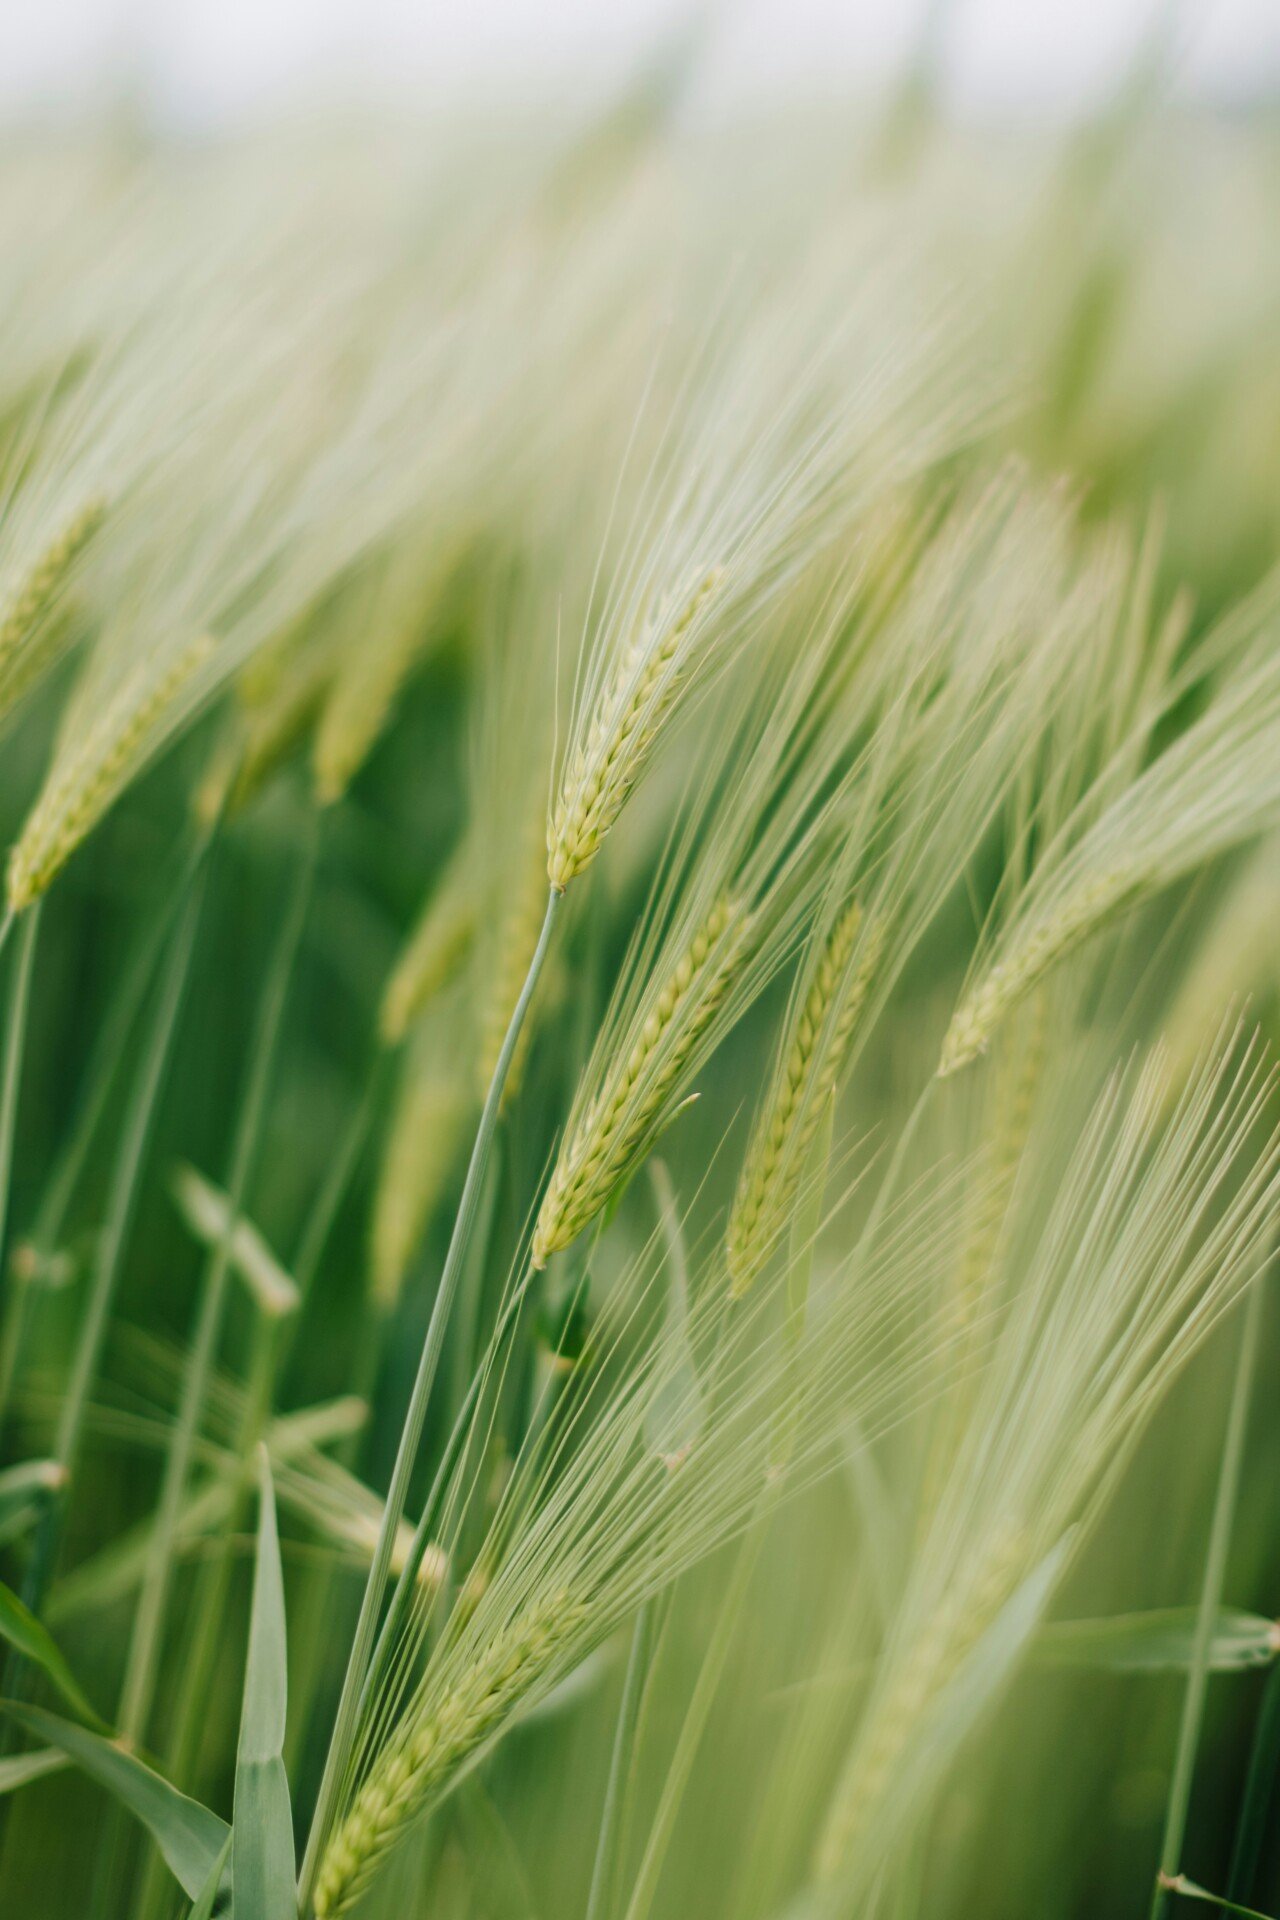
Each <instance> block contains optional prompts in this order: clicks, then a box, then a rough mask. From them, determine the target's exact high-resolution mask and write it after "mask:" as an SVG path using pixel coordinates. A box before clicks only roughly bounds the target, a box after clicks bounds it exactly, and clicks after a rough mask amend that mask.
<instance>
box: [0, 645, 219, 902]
mask: <svg viewBox="0 0 1280 1920" xmlns="http://www.w3.org/2000/svg"><path fill="white" fill-rule="evenodd" d="M216 644H217V643H216V642H215V641H214V640H213V639H212V637H211V636H210V635H208V634H202V635H200V636H199V637H198V638H197V639H194V640H192V641H190V642H189V643H188V644H187V645H186V646H185V647H183V648H181V649H180V650H179V651H178V652H177V653H176V654H175V655H174V657H173V659H172V660H171V661H170V662H169V663H168V664H167V665H166V666H164V667H163V668H162V669H161V671H160V672H159V673H158V674H154V675H152V676H151V677H149V678H148V676H147V674H146V672H145V670H144V671H143V672H140V673H136V674H131V675H130V676H129V677H128V678H127V679H126V680H125V682H124V684H123V685H122V686H121V688H120V690H119V692H118V693H117V695H116V697H115V698H114V699H113V700H109V701H108V702H107V704H106V705H105V707H103V708H102V709H101V711H100V712H99V714H98V716H97V718H96V719H95V720H94V721H93V722H92V723H91V724H90V725H89V727H88V729H87V731H86V733H85V736H84V738H83V739H82V740H79V741H77V742H76V743H75V744H74V745H73V746H71V747H70V748H68V749H65V750H64V751H63V752H62V753H60V754H59V756H58V758H57V760H55V762H54V766H53V768H52V770H51V772H50V775H49V778H48V779H47V780H46V782H45V785H44V788H43V791H42V792H41V794H40V796H39V798H38V799H37V801H36V803H35V806H34V807H33V808H32V810H31V812H30V814H29V815H28V816H27V820H26V823H25V824H24V826H23V829H22V833H21V835H20V836H19V839H18V841H17V842H16V844H15V846H14V848H13V851H12V852H11V854H10V856H9V904H10V906H11V907H12V908H13V910H14V911H15V912H21V910H22V909H23V908H24V907H28V906H30V904H31V902H32V901H33V900H35V899H37V898H38V896H39V895H40V894H42V893H43V892H44V891H45V889H46V888H47V887H48V886H49V884H50V883H51V881H52V880H53V879H54V877H55V875H56V874H57V873H58V872H59V870H60V869H61V868H62V866H63V865H64V864H65V862H66V861H67V860H68V859H69V858H70V856H71V854H72V853H74V851H75V849H76V848H77V847H78V846H79V845H80V842H81V841H82V840H83V839H84V838H85V836H86V835H87V834H88V833H89V832H90V830H91V829H92V828H93V827H94V826H95V825H96V824H97V822H98V820H99V819H100V818H101V817H102V815H103V814H104V813H105V812H106V810H107V808H108V807H109V806H110V804H111V802H112V801H113V800H114V799H115V797H116V795H117V794H118V793H119V791H120V789H121V788H122V787H123V786H124V785H125V783H126V782H127V780H128V779H129V778H130V776H131V775H132V774H133V773H134V772H135V771H136V770H137V768H138V766H139V764H140V763H141V762H142V760H143V759H144V758H145V757H146V754H147V751H148V748H149V747H150V745H151V744H152V737H153V735H154V733H155V731H156V727H157V723H158V722H160V721H161V720H162V719H163V718H164V716H165V715H166V713H167V712H168V710H169V709H170V708H171V707H172V705H173V704H174V702H175V701H176V699H177V698H178V696H179V694H180V693H181V692H182V691H183V689H184V688H185V687H186V686H187V685H188V684H189V683H190V681H191V680H192V679H194V677H195V676H196V674H198V673H199V671H200V669H201V668H202V667H203V666H205V665H206V664H207V663H208V661H209V660H210V659H211V658H212V656H213V653H214V651H215V648H216Z"/></svg>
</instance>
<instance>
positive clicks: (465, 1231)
mask: <svg viewBox="0 0 1280 1920" xmlns="http://www.w3.org/2000/svg"><path fill="white" fill-rule="evenodd" d="M560 900H561V895H560V894H559V893H557V892H556V890H555V889H554V888H552V889H551V892H550V893H549V895H548V897H547V911H546V915H545V917H544V919H543V922H542V931H541V933H540V934H539V936H538V945H537V949H536V951H535V953H534V956H533V959H532V960H531V961H530V963H529V971H528V973H527V974H526V976H525V982H524V985H523V987H522V988H521V989H520V998H519V999H518V1000H517V1001H516V1004H515V1009H514V1011H513V1012H512V1015H511V1020H510V1024H509V1025H508V1027H507V1032H506V1037H505V1038H504V1040H503V1042H502V1050H501V1052H500V1053H499V1055H498V1063H497V1065H496V1067H495V1068H494V1071H493V1078H492V1080H491V1081H490V1083H489V1091H488V1093H487V1094H486V1095H485V1102H484V1109H483V1111H482V1113H481V1115H480V1124H479V1126H478V1128H477V1130H476V1137H475V1144H474V1145H473V1147H472V1149H471V1160H470V1164H469V1165H468V1167H467V1177H466V1180H465V1181H464V1183H463V1188H462V1197H461V1199H460V1201H459V1203H458V1212H457V1216H456V1218H455V1220H454V1223H453V1233H452V1236H451V1238H450V1241H449V1250H448V1253H447V1254H446V1255H445V1262H444V1270H443V1272H442V1273H441V1276H440V1286H439V1290H438V1291H437V1293H436V1298H435V1304H434V1305H433V1307H432V1309H431V1318H430V1321H429V1322H428V1325H427V1335H426V1339H425V1341H424V1342H423V1347H422V1357H421V1359H420V1360H419V1363H418V1373H417V1378H416V1379H415V1381H414V1383H413V1393H412V1395H411V1397H410V1401H409V1409H408V1412H407V1414H406V1416H405V1423H404V1427H403V1429H402V1430H401V1434H400V1445H399V1448H398V1450H397V1453H396V1461H395V1466H394V1467H393V1469H392V1473H391V1485H390V1487H389V1488H388V1490H387V1500H386V1505H385V1506H384V1508H383V1512H382V1526H381V1529H380V1531H379V1534H378V1544H377V1547H376V1548H375V1550H374V1556H373V1565H372V1566H371V1567H370V1569H369V1577H368V1580H367V1581H366V1583H365V1590H364V1598H363V1599H362V1601H361V1603H360V1617H359V1619H358V1621H357V1623H356V1631H355V1635H354V1638H353V1640H352V1643H351V1653H350V1657H349V1659H348V1661H347V1671H346V1676H345V1678H344V1680H343V1683H342V1694H341V1697H340V1699H339V1701H338V1712H337V1718H336V1721H335V1723H334V1730H333V1736H332V1738H331V1740H330V1742H329V1751H328V1754H327V1755H326V1758H325V1767H324V1775H323V1777H322V1779H321V1782H320V1792H319V1796H318V1798H317V1802H316V1809H315V1814H314V1816H313V1818H312V1822H311V1831H310V1834H309V1835H308V1838H307V1850H306V1856H305V1858H304V1860H303V1865H302V1877H301V1882H300V1889H299V1890H300V1896H301V1898H300V1906H301V1908H302V1910H303V1911H304V1912H305V1910H306V1908H307V1907H308V1905H309V1903H310V1899H311V1891H312V1888H313V1887H314V1885H315V1878H316V1872H317V1870H318V1868H319V1864H320V1855H321V1852H322V1850H323V1847H324V1843H325V1841H326V1839H327V1838H328V1830H329V1825H330V1822H331V1821H332V1818H333V1815H334V1811H335V1809H336V1806H337V1801H338V1795H339V1793H340V1792H341V1790H342V1786H343V1782H344V1779H345V1776H346V1769H347V1764H348V1761H349V1759H350V1757H351V1750H352V1746H353V1744H354V1740H355V1733H356V1725H357V1717H358V1714H359V1707H360V1699H361V1694H362V1692H363V1688H364V1681H365V1674H366V1672H367V1670H368V1666H369V1659H370V1655H371V1654H372V1652H373V1646H374V1634H375V1632H376V1629H377V1621H378V1610H379V1608H380V1606H381V1604H382V1595H383V1589H384V1587H385V1585H386V1579H387V1572H388V1570H389V1568H390V1565H391V1553H392V1548H393V1546H394V1544H395V1537H396V1529H397V1527H398V1526H399V1524H400V1519H401V1516H402V1515H403V1513H404V1509H405V1502H406V1500H407V1499H408V1495H409V1480H410V1477H411V1475H412V1473H413V1468H414V1464H415V1461H416V1459H417V1454H418V1445H419V1442H420V1441H421V1438H422V1428H423V1424H424V1422H425V1420H426V1414H427V1403H428V1401H429V1400H430V1398H431V1389H432V1386H433V1385H434V1382H435V1376H436V1370H437V1368H438V1367H439V1364H440V1355H441V1351H442V1349H443V1346H444V1336H445V1329H446V1326H447V1324H448V1320H449V1315H450V1311H451V1309H452V1306H453V1298H454V1295H455V1293H456V1292H457V1288H458V1280H459V1277H460V1275H461V1273H462V1265H463V1256H464V1254H465V1253H466V1248H467V1240H468V1237H469V1234H470V1231H471V1222H472V1218H473V1216H474V1213H475V1210H476V1203H477V1201H478V1199H479V1194H480V1185H481V1181H482V1179H483V1175H484V1170H485V1165H486V1163H487V1161H488V1157H489V1149H490V1146H491V1144H492V1141H493V1134H494V1129H495V1127H496V1126H497V1122H498V1110H499V1107H500V1105H501V1101H502V1094H503V1089H504V1087H505V1086H506V1081H507V1074H508V1072H509V1070H510V1067H511V1056H512V1054H513V1053H514V1051H515V1046H516V1042H517V1040H518V1039H519V1037H520V1029H521V1027H522V1026H523V1025H524V1018H525V1014H526V1013H527V1011H528V1008H529V1002H530V1000H531V999H532V997H533V992H534V988H535V987H536V986H537V983H538V976H539V974H540V973H541V972H542V967H543V963H544V961H545V960H546V957H547V950H548V947H549V945H550V942H551V933H552V929H553V927H554V925H555V919H556V911H557V909H558V907H559V904H560Z"/></svg>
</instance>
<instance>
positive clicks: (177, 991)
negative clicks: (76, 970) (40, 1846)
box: [4, 886, 202, 1698]
mask: <svg viewBox="0 0 1280 1920" xmlns="http://www.w3.org/2000/svg"><path fill="white" fill-rule="evenodd" d="M201 892H202V889H201V888H200V887H198V886H193V887H192V889H191V893H190V897H189V899H188V901H187V905H186V909H185V912H184V914H183V917H182V920H181V921H180V922H179V926H178V930H177V933H176V934H175V936H174V940H173V946H172V949H171V951H170V955H169V963H168V967H167V969H166V972H165V975H164V978H163V980H162V983H161V988H160V997H159V1001H158V1004H157V1008H156V1020H155V1026H154V1028H153V1029H152V1034H151V1040H150V1044H149V1046H148V1048H147V1052H146V1054H145V1056H144V1058H143V1061H142V1065H141V1068H140V1070H139V1073H138V1078H137V1081H136V1083H135V1086H134V1091H133V1097H132V1100H131V1102H130V1105H129V1108H128V1111H127V1113H126V1116H125V1123H124V1131H123V1134H122V1136H121V1141H120V1151H119V1154H118V1156H117V1159H116V1164H115V1169H114V1171H113V1175H112V1181H111V1188H110V1191H109V1194H108V1199H107V1215H106V1220H105V1221H104V1223H103V1228H102V1232H101V1235H100V1236H99V1239H98V1246H97V1252H96V1256H95V1259H94V1265H93V1274H92V1280H91V1283H90V1289H89V1296H88V1299H87V1300H86V1302H85V1309H84V1315H83V1318H82V1320H81V1323H80V1329H79V1333H78V1335H77V1339H76V1348H75V1352H74V1354H73V1356H72V1361H71V1372H70V1374H69V1376H68V1380H67V1387H66V1391H65V1393H64V1394H63V1398H62V1405H61V1409H60V1411H59V1415H58V1424H57V1429H56V1432H55V1436H54V1447H53V1457H54V1459H55V1461H56V1462H57V1464H58V1466H59V1467H60V1468H61V1469H62V1474H61V1483H60V1485H59V1486H58V1487H57V1489H56V1490H55V1492H54V1493H53V1495H52V1496H51V1498H50V1499H49V1501H48V1504H47V1505H46V1507H45V1510H44V1512H43V1513H42V1515H41V1517H40V1523H39V1526H38V1527H37V1529H36V1535H35V1539H34V1542H33V1544H32V1552H31V1558H30V1561H29V1562H28V1565H27V1572H26V1578H25V1580H24V1583H23V1595H22V1597H23V1600H24V1602H25V1604H26V1606H27V1607H28V1608H29V1609H30V1611H31V1612H32V1613H34V1614H37V1615H39V1614H40V1612H41V1611H42V1609H43V1606H44V1597H45V1592H46V1589H47V1588H48V1585H49V1581H50V1579H51V1578H52V1575H53V1570H54V1567H55V1565H56V1563H57V1557H58V1547H59V1544H60V1542H61V1538H62V1527H63V1522H64V1520H65V1516H66V1512H67V1506H68V1502H69V1499H70V1494H71V1487H72V1482H73V1480H74V1476H75V1471H76V1465H77V1461H78V1458H79V1452H80V1442H81V1437H82V1434H83V1431H84V1422H85V1415H86V1412H87V1410H88V1404H89V1395H90V1392H91V1391H92V1387H93V1382H94V1380H95V1379H96V1377H97V1372H98V1363H99V1360H100V1358H101V1353H102V1344H103V1340H104V1338H105V1335H106V1328H107V1321H108V1317H109V1314H110V1310H111V1303H112V1300H113V1299H114V1297H115V1290H116V1283H117V1280H118V1278H119V1274H120V1264H121V1259H122V1256H123V1253H124V1248H125V1246H126V1244H127V1242H128V1238H129V1230H130V1226H131V1223H132V1219H133V1210H134V1205H135V1201H136V1198H137V1192H138V1184H139V1176H140V1172H141V1168H142V1163H143V1159H144V1156H145V1153H146V1147H147V1141H148V1139H149V1137H150V1132H151V1124H152V1120H153V1118H154V1115H155V1110H156V1106H157V1103H158V1099H159V1094H160V1089H161V1087H162V1085H163V1080H164V1070H165V1066H166V1064H167V1061H168V1058H169V1050H170V1046H171V1043H172V1039H173V1033H174V1028H175V1026H176V1024H177V1019H178V1013H179V1009H180V1007H181V1004H182V996H183V992H184V989H185V987H186V982H187V974H188V970H189V965H190V960H191V952H192V947H193V944H194V940H195V932H196V926H197V923H198V920H199V916H200V904H201ZM25 1684H26V1674H25V1669H24V1666H23V1663H22V1661H21V1660H20V1659H19V1657H18V1656H17V1654H16V1652H13V1653H11V1654H10V1656H9V1659H8V1661H7V1662H6V1666H5V1674H4V1692H5V1694H6V1695H7V1696H9V1697H10V1698H21V1697H22V1693H23V1690H24V1687H25Z"/></svg>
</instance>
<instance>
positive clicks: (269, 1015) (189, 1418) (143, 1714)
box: [120, 836, 318, 1741]
mask: <svg viewBox="0 0 1280 1920" xmlns="http://www.w3.org/2000/svg"><path fill="white" fill-rule="evenodd" d="M317 845H318V843H317V841H316V839H315V837H314V836H313V837H312V839H311V842H310V845H309V847H308V850H307V853H306V855H305V857H304V858H303V860H302V861H301V863H300V864H299V868H298V873H297V877H296V880H295V882H294V888H293V896H292V899H291V901H290V903H289V910H288V912H287V913H286V915H285V918H284V922H283V924H282V926H281V930H280V935H279V939H278V941H277V943H276V950H275V954H274V957H273V960H272V967H271V973H270V975H269V977H268V982H267V990H266V993H265V994H264V996H263V1002H262V1010H261V1014H260V1016H259V1020H258V1025H257V1029H256V1031H255V1032H254V1035H253V1040H252V1045H251V1050H250V1055H249V1078H248V1082H247V1085H246V1088H245V1097H244V1102H243V1105H242V1107H241V1112H240V1119H239V1123H238V1125H237V1128H236V1135H235V1140H234V1144H233V1148H232V1156H231V1172H230V1177H229V1179H228V1181H227V1199H228V1207H227V1221H226V1229H225V1231H224V1233H223V1235H222V1237H221V1239H220V1240H219V1242H218V1244H217V1245H216V1246H215V1247H213V1248H212V1249H211V1251H210V1254H209V1258H208V1261H207V1262H206V1266H205V1273H204V1279H203V1284H202V1288H201V1299H200V1306H199V1311H198V1314H197V1319H196V1330H195V1336H194V1339H193V1341H192V1346H191V1350H190V1353H189V1354H188V1357H187V1363H186V1366H185V1369H184V1372H183V1381H182V1394H181V1399H180V1402H179V1406H178V1414H177V1423H176V1426H175V1428H174V1433H173V1438H172V1441H171V1443H170V1446H169V1451H168V1454H167V1457H166V1460H165V1468H164V1478H163V1480H162V1483H161V1488H160V1501H159V1506H158V1509H157V1513H156V1521H155V1526H154V1528H153V1530H152V1536H151V1546H150V1550H149V1552H148V1556H147V1565H146V1569H145V1572H144V1574H143V1581H142V1589H141V1592H140V1594H139V1597H138V1607H137V1611H136V1613H135V1615H134V1621H133V1629H132V1633H131V1635H130V1641H129V1653H128V1658H127V1661H126V1666H125V1677H124V1685H123V1688H122V1691H121V1701H120V1730H121V1732H122V1734H124V1735H125V1737H126V1738H128V1739H131V1740H134V1741H140V1740H141V1739H142V1738H143V1736H144V1734H145V1730H146V1725H147V1721H148V1719H149V1718H150V1713H151V1703H152V1700H153V1698H154V1694H155V1686H156V1680H157V1678H158V1673H159V1664H160V1653H161V1642H162V1639H163V1633H164V1621H165V1612H166V1608H167V1605H168V1598H169V1583H170V1579H171V1576H172V1572H173V1559H174V1546H175V1543H176V1538H177V1527H178V1518H179V1514H180V1512H181V1508H182V1501H183V1497H184V1495H185V1493H186V1488H187V1478H188V1475H189V1473H190V1469H191V1457H192V1453H193V1451H194V1448H195V1441H196V1435H197V1433H198V1431H199V1426H200V1421H201V1418H202V1416H203V1412H204V1403H205V1396H206V1394H207V1391H208V1386H209V1376H210V1373H211V1371H212V1367H213V1360H214V1354H215V1352H216V1350H217V1344H218V1337H219V1334H220V1332H221V1328H222V1319H223V1310H224V1307H225V1304H226V1295H227V1284H228V1279H229V1276H230V1271H231V1239H232V1236H233V1234H234V1232H235V1228H236V1224H237V1222H238V1220H239V1218H240V1214H241V1210H242V1208H243V1206H244V1201H245V1194H246V1191H247V1188H248V1184H249V1178H250V1175H251V1173H252V1170H253V1167H254V1164H255V1162H256V1159H257V1154H258V1146H259V1142H260V1140H261V1136H262V1123H263V1119H264V1117H265V1113H266V1105H267V1092H268V1088H269V1086H270V1083H271V1077H272V1070H273V1067H274V1062H275V1055H276V1047H277V1043H278V1040H279V1036H280V1028H281V1024H282V1021H283V1017H284V1008H285V1002H286V1000H287V999H288V993H289V982H290V978H291V976H292V973H293V966H294V961H295V959H296V957H297V951H298V944H299V941H300V939H301V937H302V927H303V922H304V919H305V917H306V910H307V901H308V899H309V897H310V892H311V883H312V881H313V879H314V876H315V863H316V853H317Z"/></svg>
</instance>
